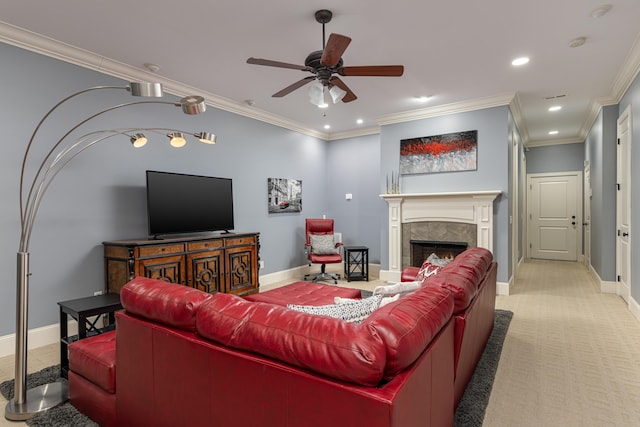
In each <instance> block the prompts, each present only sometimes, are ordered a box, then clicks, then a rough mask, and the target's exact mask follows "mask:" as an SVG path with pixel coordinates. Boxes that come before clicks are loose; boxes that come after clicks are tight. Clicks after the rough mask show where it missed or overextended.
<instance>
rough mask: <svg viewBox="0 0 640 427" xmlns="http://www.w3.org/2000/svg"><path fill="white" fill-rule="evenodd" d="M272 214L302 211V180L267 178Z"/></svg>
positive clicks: (268, 197) (270, 211)
mask: <svg viewBox="0 0 640 427" xmlns="http://www.w3.org/2000/svg"><path fill="white" fill-rule="evenodd" d="M267 188H268V194H267V199H268V201H269V202H268V205H269V206H268V207H269V213H270V214H278V213H290V212H301V211H302V180H299V179H288V178H267Z"/></svg>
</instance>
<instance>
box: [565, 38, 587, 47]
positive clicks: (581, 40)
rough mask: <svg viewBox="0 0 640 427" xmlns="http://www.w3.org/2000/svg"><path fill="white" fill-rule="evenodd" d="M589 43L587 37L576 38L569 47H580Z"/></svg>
mask: <svg viewBox="0 0 640 427" xmlns="http://www.w3.org/2000/svg"><path fill="white" fill-rule="evenodd" d="M586 41H587V38H586V37H576V38H575V39H573V40H571V41H570V42H569V47H580V46H582V45H583V44H585V43H586Z"/></svg>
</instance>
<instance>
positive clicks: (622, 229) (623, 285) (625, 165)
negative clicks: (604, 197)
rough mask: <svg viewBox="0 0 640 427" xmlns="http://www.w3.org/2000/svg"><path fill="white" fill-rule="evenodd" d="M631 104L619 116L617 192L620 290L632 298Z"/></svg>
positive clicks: (617, 270) (627, 297) (620, 292)
mask: <svg viewBox="0 0 640 427" xmlns="http://www.w3.org/2000/svg"><path fill="white" fill-rule="evenodd" d="M631 129H632V128H631V106H629V107H627V108H626V109H625V110H624V111H623V113H622V114H621V115H620V117H619V118H618V159H617V163H618V177H617V180H618V191H617V192H616V208H617V209H616V210H617V215H616V228H617V237H616V275H617V276H618V288H619V289H618V293H619V294H620V295H621V296H622V298H624V300H625V301H627V302H629V301H630V297H629V294H630V285H631V229H630V226H629V222H630V221H629V218H630V216H631V203H630V200H631V185H630V184H631Z"/></svg>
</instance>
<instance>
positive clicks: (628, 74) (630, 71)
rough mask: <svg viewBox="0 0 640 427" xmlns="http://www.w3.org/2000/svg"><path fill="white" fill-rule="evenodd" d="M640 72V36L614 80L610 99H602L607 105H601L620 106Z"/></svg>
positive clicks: (639, 35)
mask: <svg viewBox="0 0 640 427" xmlns="http://www.w3.org/2000/svg"><path fill="white" fill-rule="evenodd" d="M639 72H640V34H638V36H637V37H636V40H635V41H634V43H633V45H632V46H631V49H629V53H628V54H627V58H626V60H625V61H624V65H623V66H622V68H621V69H620V71H619V72H618V76H617V77H616V79H615V80H614V83H613V86H612V88H611V95H610V96H609V97H605V98H601V100H602V101H603V102H605V103H603V104H601V105H603V106H604V105H613V104H618V103H620V101H621V100H622V97H623V96H624V94H625V93H626V92H627V90H628V89H629V86H631V83H633V81H634V80H635V78H636V77H637V76H638V73H639ZM611 101H613V102H611Z"/></svg>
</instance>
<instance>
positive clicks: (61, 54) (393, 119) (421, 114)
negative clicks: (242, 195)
mask: <svg viewBox="0 0 640 427" xmlns="http://www.w3.org/2000/svg"><path fill="white" fill-rule="evenodd" d="M0 41H2V42H4V43H7V44H10V45H13V46H16V47H20V48H22V49H25V50H28V51H31V52H35V53H39V54H41V55H45V56H49V57H51V58H55V59H59V60H62V61H65V62H68V63H71V64H75V65H79V66H81V67H84V68H87V69H90V70H94V71H98V72H100V73H103V74H106V75H110V76H113V77H117V78H120V79H123V80H126V81H136V80H145V81H149V80H153V81H156V82H159V83H162V85H163V87H164V90H165V92H167V93H171V94H173V95H176V96H186V95H192V94H193V93H199V94H200V95H202V96H203V97H204V98H205V102H206V103H207V105H209V106H211V107H214V108H218V109H220V110H224V111H228V112H231V113H234V114H238V115H241V116H244V117H248V118H251V119H255V120H258V121H261V122H264V123H268V124H271V125H274V126H278V127H282V128H285V129H289V130H292V131H294V132H298V133H301V134H303V135H308V136H312V137H315V138H319V139H323V140H326V141H330V140H338V139H345V138H353V137H358V136H366V135H373V134H377V133H380V126H383V125H389V124H394V123H402V122H408V121H414V120H420V119H428V118H432V117H438V116H443V115H448V114H456V113H463V112H468V111H475V110H481V109H486V108H492V107H498V106H504V105H508V106H509V107H510V109H511V112H512V114H513V118H514V122H515V124H516V127H517V128H518V131H519V132H520V136H521V138H522V141H523V144H524V145H525V147H527V146H542V145H553V144H558V143H560V144H566V143H575V142H583V141H584V139H585V138H586V136H587V134H588V132H589V130H590V128H591V126H592V125H593V123H594V122H595V120H596V119H597V116H598V114H599V112H600V109H601V108H602V107H603V106H606V105H615V104H618V103H620V101H621V100H622V97H623V96H624V94H625V93H626V91H627V90H628V89H629V87H630V86H631V84H632V83H633V81H634V79H635V78H636V77H637V76H638V73H640V35H639V36H638V37H636V40H635V42H634V44H633V46H632V47H631V49H630V50H629V54H628V55H627V58H626V60H625V63H624V65H623V67H622V68H621V69H620V71H619V73H618V75H617V77H616V79H615V80H614V83H613V85H612V88H611V94H610V95H608V96H604V97H600V98H597V99H595V100H593V101H592V102H591V104H590V106H589V112H588V114H587V117H586V119H585V121H584V122H583V124H582V126H581V128H580V137H579V138H578V139H580V138H582V140H581V141H578V139H562V140H558V139H556V140H549V141H531V139H530V136H529V132H528V129H527V127H526V124H525V120H524V117H523V115H522V109H521V102H520V97H519V95H518V93H517V92H516V93H511V94H502V95H496V96H490V97H485V98H478V99H472V100H467V101H461V102H455V103H450V104H444V105H439V106H434V107H429V108H423V109H417V110H411V111H405V112H402V113H397V114H390V115H386V116H382V117H379V118H378V119H376V124H377V126H375V127H369V128H363V129H355V130H351V131H345V132H336V133H327V132H320V131H317V130H314V129H310V128H308V127H307V126H304V125H302V124H300V123H298V122H294V121H292V120H289V119H286V118H284V117H282V116H279V115H276V114H272V113H269V112H266V111H263V110H260V109H259V108H255V107H252V106H248V105H246V104H244V103H241V102H237V101H233V100H230V99H227V98H224V97H221V96H219V95H216V94H214V93H210V92H203V91H202V90H200V89H197V88H194V87H192V86H188V85H185V84H183V83H180V82H177V81H174V80H171V79H167V78H163V77H161V76H159V75H157V74H154V73H150V72H148V71H144V70H141V69H138V68H135V67H132V66H129V65H127V64H123V63H121V62H118V61H114V60H111V59H109V58H106V57H104V56H102V55H97V54H95V53H93V52H90V51H87V50H84V49H79V48H77V47H74V46H72V45H69V44H66V43H62V42H59V41H57V40H54V39H51V38H48V37H44V36H42V35H40V34H37V33H34V32H31V31H27V30H25V29H22V28H19V27H16V26H13V25H11V24H8V23H6V22H0Z"/></svg>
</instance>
